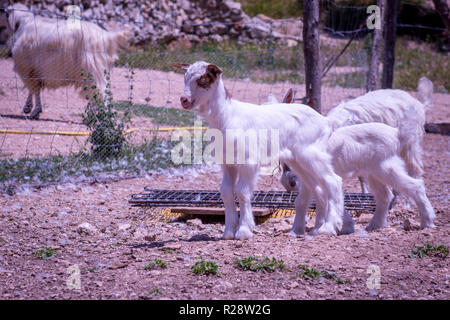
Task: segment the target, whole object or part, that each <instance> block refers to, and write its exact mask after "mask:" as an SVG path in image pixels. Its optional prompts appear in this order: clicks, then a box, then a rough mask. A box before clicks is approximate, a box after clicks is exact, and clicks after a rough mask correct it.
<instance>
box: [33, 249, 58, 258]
mask: <svg viewBox="0 0 450 320" xmlns="http://www.w3.org/2000/svg"><path fill="white" fill-rule="evenodd" d="M33 254H34V255H35V256H37V257H39V258H41V259H48V258H50V257H52V256H54V255H55V254H56V250H55V249H53V248H50V247H48V248H42V249H40V250H37V251H35V252H33Z"/></svg>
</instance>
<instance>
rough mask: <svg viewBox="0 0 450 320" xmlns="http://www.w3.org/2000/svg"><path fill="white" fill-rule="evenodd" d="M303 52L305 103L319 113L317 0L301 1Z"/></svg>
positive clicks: (319, 66)
mask: <svg viewBox="0 0 450 320" xmlns="http://www.w3.org/2000/svg"><path fill="white" fill-rule="evenodd" d="M303 53H304V56H305V86H306V104H307V105H309V106H311V107H312V108H313V109H314V110H316V111H317V112H319V113H320V112H321V105H320V103H321V101H320V89H321V88H320V80H321V79H322V65H321V59H320V48H319V0H309V1H304V2H303Z"/></svg>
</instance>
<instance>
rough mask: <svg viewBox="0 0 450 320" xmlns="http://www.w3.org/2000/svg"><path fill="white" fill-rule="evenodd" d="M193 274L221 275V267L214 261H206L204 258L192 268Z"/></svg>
mask: <svg viewBox="0 0 450 320" xmlns="http://www.w3.org/2000/svg"><path fill="white" fill-rule="evenodd" d="M191 272H193V273H194V274H196V275H202V274H204V275H210V274H213V275H219V274H220V272H219V266H218V265H217V263H215V262H212V261H206V260H204V259H203V258H200V260H199V261H197V262H196V263H195V264H194V265H193V266H192V267H191Z"/></svg>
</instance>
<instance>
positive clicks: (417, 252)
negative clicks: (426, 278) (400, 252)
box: [409, 243, 449, 259]
mask: <svg viewBox="0 0 450 320" xmlns="http://www.w3.org/2000/svg"><path fill="white" fill-rule="evenodd" d="M448 252H449V251H448V247H447V246H445V245H443V244H441V245H439V246H435V245H433V244H431V243H426V244H425V245H423V246H419V247H416V248H414V249H413V250H411V251H410V252H409V257H410V258H411V259H413V258H414V257H415V256H417V257H419V258H420V259H422V258H424V257H425V256H431V255H434V256H438V257H441V258H446V257H447V256H448Z"/></svg>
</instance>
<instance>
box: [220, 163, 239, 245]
mask: <svg viewBox="0 0 450 320" xmlns="http://www.w3.org/2000/svg"><path fill="white" fill-rule="evenodd" d="M222 170H223V180H222V185H221V187H220V195H221V197H222V201H223V203H224V206H225V231H224V233H223V239H225V240H232V239H234V234H235V233H236V229H237V226H238V214H237V211H236V203H235V202H234V188H235V185H236V178H237V168H236V167H234V166H223V167H222Z"/></svg>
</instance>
